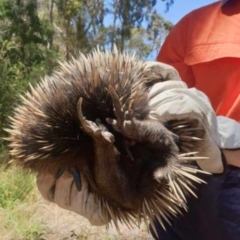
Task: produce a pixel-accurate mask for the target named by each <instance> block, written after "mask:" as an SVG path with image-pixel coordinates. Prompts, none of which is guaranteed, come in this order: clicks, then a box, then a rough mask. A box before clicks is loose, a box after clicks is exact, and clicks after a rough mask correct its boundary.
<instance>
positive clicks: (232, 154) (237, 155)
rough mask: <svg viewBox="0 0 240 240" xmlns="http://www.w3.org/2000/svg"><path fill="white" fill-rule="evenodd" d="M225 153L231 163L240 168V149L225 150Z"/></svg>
mask: <svg viewBox="0 0 240 240" xmlns="http://www.w3.org/2000/svg"><path fill="white" fill-rule="evenodd" d="M223 154H224V156H225V158H226V161H227V163H228V164H229V165H233V166H235V167H239V168H240V150H235V151H233V150H223Z"/></svg>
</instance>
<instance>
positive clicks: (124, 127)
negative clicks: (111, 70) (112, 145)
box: [106, 86, 139, 140]
mask: <svg viewBox="0 0 240 240" xmlns="http://www.w3.org/2000/svg"><path fill="white" fill-rule="evenodd" d="M109 94H110V95H111V98H112V102H113V111H114V115H115V117H116V119H112V118H106V121H107V122H108V123H109V124H110V125H112V127H113V128H114V129H115V130H116V131H117V132H120V133H122V134H123V135H124V136H125V137H127V138H130V139H132V140H134V139H138V138H139V134H138V132H139V131H138V121H137V120H136V118H135V116H134V114H133V111H132V109H128V110H125V109H124V107H122V104H121V102H120V100H119V98H118V95H117V93H116V91H115V90H114V89H113V87H112V86H109Z"/></svg>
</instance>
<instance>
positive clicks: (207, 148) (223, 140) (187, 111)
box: [149, 63, 240, 173]
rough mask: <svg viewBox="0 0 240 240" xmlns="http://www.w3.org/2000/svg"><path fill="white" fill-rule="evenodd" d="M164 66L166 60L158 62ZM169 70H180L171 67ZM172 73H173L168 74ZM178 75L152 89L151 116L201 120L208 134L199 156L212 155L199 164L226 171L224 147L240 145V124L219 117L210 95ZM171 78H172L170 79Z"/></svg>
mask: <svg viewBox="0 0 240 240" xmlns="http://www.w3.org/2000/svg"><path fill="white" fill-rule="evenodd" d="M155 65H159V66H160V67H164V65H165V64H164V65H163V64H162V63H155ZM169 71H176V70H175V69H173V68H172V69H169ZM168 76H169V74H168ZM171 76H176V78H175V79H168V78H167V77H166V78H165V81H164V82H160V83H156V84H155V85H154V86H153V87H152V89H151V90H150V93H149V97H150V102H149V106H150V108H151V112H150V115H149V118H150V119H154V120H159V121H161V122H167V121H170V120H184V119H191V120H197V121H198V123H199V127H200V128H204V129H205V131H206V134H205V136H204V139H203V141H201V147H200V151H199V154H198V155H199V156H203V157H208V158H209V159H206V160H199V161H197V163H198V165H199V167H200V168H201V169H203V170H205V171H208V172H211V173H222V172H223V170H224V168H223V163H222V156H221V151H220V149H237V148H240V124H239V123H238V122H236V121H234V120H232V119H229V118H226V117H216V115H215V112H214V110H213V108H212V106H211V103H210V101H209V99H208V98H207V96H206V95H205V94H204V93H202V92H201V91H198V90H197V89H195V88H190V89H189V88H187V85H186V84H185V83H184V82H182V81H181V80H180V79H179V78H178V75H177V73H175V74H174V73H172V74H171ZM169 80H171V81H169Z"/></svg>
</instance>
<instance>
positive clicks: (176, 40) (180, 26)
mask: <svg viewBox="0 0 240 240" xmlns="http://www.w3.org/2000/svg"><path fill="white" fill-rule="evenodd" d="M188 21H189V19H188V15H187V16H185V17H184V18H183V19H182V20H180V21H179V22H178V23H177V24H176V25H175V26H174V27H173V28H172V30H171V31H170V33H169V34H168V36H167V37H166V40H165V41H164V43H163V45H162V47H161V49H160V51H159V53H158V56H157V61H159V62H163V63H166V64H169V65H171V66H173V67H174V68H176V70H177V71H178V73H179V74H180V76H181V78H182V79H183V81H184V82H186V83H187V85H188V87H194V85H195V80H194V74H193V72H192V68H191V66H189V65H187V64H186V63H185V57H186V53H187V48H188V45H187V44H188V39H187V36H188Z"/></svg>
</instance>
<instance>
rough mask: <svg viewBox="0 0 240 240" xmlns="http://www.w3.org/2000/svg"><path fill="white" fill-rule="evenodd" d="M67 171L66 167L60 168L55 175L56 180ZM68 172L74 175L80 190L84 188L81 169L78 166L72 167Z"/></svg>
mask: <svg viewBox="0 0 240 240" xmlns="http://www.w3.org/2000/svg"><path fill="white" fill-rule="evenodd" d="M65 171H67V170H66V169H64V168H59V169H58V171H57V173H56V175H55V178H56V180H57V179H59V178H60V177H61V176H62V175H63V173H64V172H65ZM68 172H69V173H70V174H71V175H72V176H73V179H74V182H75V184H76V188H77V190H78V191H79V192H80V191H81V190H82V181H81V174H80V172H79V170H78V169H77V168H70V169H69V170H68Z"/></svg>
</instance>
